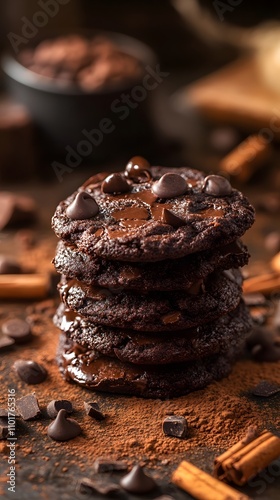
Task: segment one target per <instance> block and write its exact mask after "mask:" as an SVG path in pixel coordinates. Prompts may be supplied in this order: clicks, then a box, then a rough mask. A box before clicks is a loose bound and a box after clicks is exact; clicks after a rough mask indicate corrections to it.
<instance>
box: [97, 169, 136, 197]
mask: <svg viewBox="0 0 280 500" xmlns="http://www.w3.org/2000/svg"><path fill="white" fill-rule="evenodd" d="M101 189H102V191H103V193H108V194H118V193H127V192H128V191H130V185H129V184H128V182H127V181H126V180H125V178H124V177H123V176H122V175H121V174H111V175H108V177H106V179H104V181H103V182H102V187H101Z"/></svg>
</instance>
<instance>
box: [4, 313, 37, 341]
mask: <svg viewBox="0 0 280 500" xmlns="http://www.w3.org/2000/svg"><path fill="white" fill-rule="evenodd" d="M2 332H3V334H4V335H7V336H8V337H10V338H11V339H13V340H14V341H15V342H16V344H24V343H25V342H28V341H29V340H31V339H32V337H33V335H32V332H31V329H30V325H29V323H27V321H25V320H23V319H19V318H14V319H9V320H8V321H5V323H3V325H2Z"/></svg>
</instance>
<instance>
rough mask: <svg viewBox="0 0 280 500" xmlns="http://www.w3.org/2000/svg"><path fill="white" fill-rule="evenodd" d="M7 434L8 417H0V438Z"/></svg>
mask: <svg viewBox="0 0 280 500" xmlns="http://www.w3.org/2000/svg"><path fill="white" fill-rule="evenodd" d="M8 434H9V427H8V418H5V417H0V439H6V437H7V436H8Z"/></svg>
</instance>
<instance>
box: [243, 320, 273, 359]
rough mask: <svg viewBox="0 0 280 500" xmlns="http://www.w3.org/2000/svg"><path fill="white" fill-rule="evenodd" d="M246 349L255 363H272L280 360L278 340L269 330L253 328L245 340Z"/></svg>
mask: <svg viewBox="0 0 280 500" xmlns="http://www.w3.org/2000/svg"><path fill="white" fill-rule="evenodd" d="M247 347H248V350H249V351H250V353H251V356H252V357H253V359H255V360H256V361H260V362H273V361H279V360H280V338H279V336H277V334H276V332H275V331H273V330H271V329H270V328H267V327H259V328H255V329H254V330H253V332H252V333H251V335H250V337H249V338H248V339H247Z"/></svg>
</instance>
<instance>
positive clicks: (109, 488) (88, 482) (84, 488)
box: [78, 477, 120, 496]
mask: <svg viewBox="0 0 280 500" xmlns="http://www.w3.org/2000/svg"><path fill="white" fill-rule="evenodd" d="M78 491H79V493H82V494H86V493H89V494H93V493H97V494H99V495H104V496H110V495H114V494H116V493H119V491H120V487H119V486H118V485H117V484H115V483H108V482H106V484H102V483H100V482H99V481H95V480H93V479H89V478H88V477H84V478H82V479H80V480H79V485H78Z"/></svg>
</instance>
